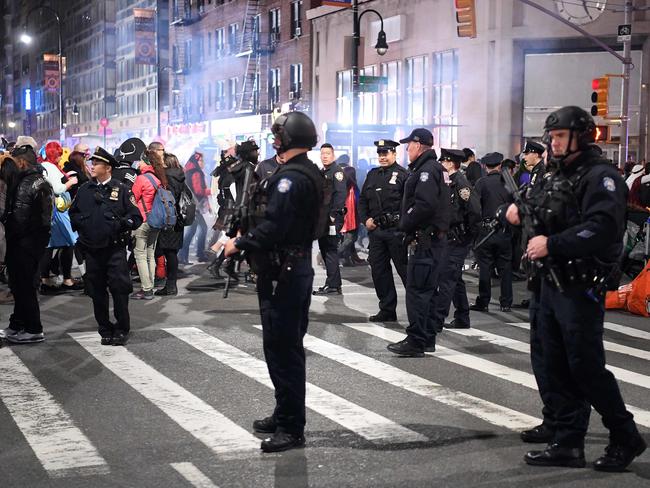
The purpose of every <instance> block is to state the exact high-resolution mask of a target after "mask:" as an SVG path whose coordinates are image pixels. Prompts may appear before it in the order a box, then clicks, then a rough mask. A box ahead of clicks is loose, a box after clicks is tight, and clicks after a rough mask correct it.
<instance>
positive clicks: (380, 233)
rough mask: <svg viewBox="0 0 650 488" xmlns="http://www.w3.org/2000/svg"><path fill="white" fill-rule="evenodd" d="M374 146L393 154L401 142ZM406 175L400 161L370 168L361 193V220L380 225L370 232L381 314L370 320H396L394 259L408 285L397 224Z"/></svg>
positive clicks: (388, 141)
mask: <svg viewBox="0 0 650 488" xmlns="http://www.w3.org/2000/svg"><path fill="white" fill-rule="evenodd" d="M375 146H377V152H378V153H379V152H382V151H391V152H393V153H394V152H395V148H396V147H397V146H399V142H395V141H390V140H387V139H382V140H379V141H375ZM407 178H408V171H407V170H406V169H405V168H403V167H402V166H400V165H399V163H397V162H395V163H393V164H391V165H390V166H379V167H377V168H373V169H372V170H370V172H369V173H368V176H367V177H366V181H365V182H364V184H363V188H362V189H361V192H360V193H359V207H358V208H359V216H360V218H361V222H362V223H364V224H365V222H366V221H367V220H368V219H372V220H373V222H374V223H375V225H376V226H377V228H376V229H374V230H371V231H368V239H369V245H368V250H369V256H368V261H369V262H370V270H371V272H372V281H373V284H374V286H375V292H376V293H377V298H379V313H378V314H376V315H373V316H372V317H370V320H371V321H376V322H382V321H386V320H396V319H397V315H396V313H395V309H396V308H397V292H396V291H395V282H394V280H393V269H392V267H391V265H390V262H391V260H392V261H393V263H394V264H395V269H396V270H397V274H399V276H400V278H401V279H402V283H403V284H404V285H406V263H407V256H406V246H404V244H403V242H402V234H401V233H400V232H399V230H398V228H397V225H398V224H399V218H400V214H399V211H400V206H401V204H402V196H403V193H404V183H405V182H406V179H407Z"/></svg>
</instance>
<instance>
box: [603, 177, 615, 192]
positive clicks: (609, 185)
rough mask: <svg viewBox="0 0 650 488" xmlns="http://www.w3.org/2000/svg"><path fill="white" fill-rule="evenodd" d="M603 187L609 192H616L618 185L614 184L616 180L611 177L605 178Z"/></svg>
mask: <svg viewBox="0 0 650 488" xmlns="http://www.w3.org/2000/svg"><path fill="white" fill-rule="evenodd" d="M603 186H604V187H605V189H606V190H607V191H616V183H615V182H614V179H613V178H611V177H609V176H605V177H604V178H603Z"/></svg>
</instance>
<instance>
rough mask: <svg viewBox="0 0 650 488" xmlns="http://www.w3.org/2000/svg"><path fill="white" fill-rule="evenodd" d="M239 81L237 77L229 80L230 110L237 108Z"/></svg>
mask: <svg viewBox="0 0 650 488" xmlns="http://www.w3.org/2000/svg"><path fill="white" fill-rule="evenodd" d="M237 82H238V79H237V78H236V77H235V78H230V79H229V80H228V110H235V109H236V108H237Z"/></svg>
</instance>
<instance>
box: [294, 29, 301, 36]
mask: <svg viewBox="0 0 650 488" xmlns="http://www.w3.org/2000/svg"><path fill="white" fill-rule="evenodd" d="M293 34H294V35H295V36H296V37H300V36H302V27H296V29H295V30H294V31H293Z"/></svg>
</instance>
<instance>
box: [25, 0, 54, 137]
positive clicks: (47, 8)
mask: <svg viewBox="0 0 650 488" xmlns="http://www.w3.org/2000/svg"><path fill="white" fill-rule="evenodd" d="M41 9H42V10H47V11H48V12H50V13H51V14H52V15H54V18H55V19H56V27H57V34H58V47H59V52H58V58H59V139H61V133H62V131H63V60H62V49H61V18H60V17H59V13H58V12H57V11H56V10H55V9H53V8H52V7H50V6H48V5H43V4H41V5H37V6H35V7H32V8H31V9H29V10H28V11H27V15H26V16H25V28H24V32H23V34H22V35H21V36H20V40H21V42H23V43H24V44H30V43H31V41H32V38H31V36H30V35H29V34H28V33H27V24H28V22H29V16H30V15H31V14H32V13H33V12H34V11H36V10H41ZM60 142H61V143H63V141H62V140H61V141H60Z"/></svg>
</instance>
